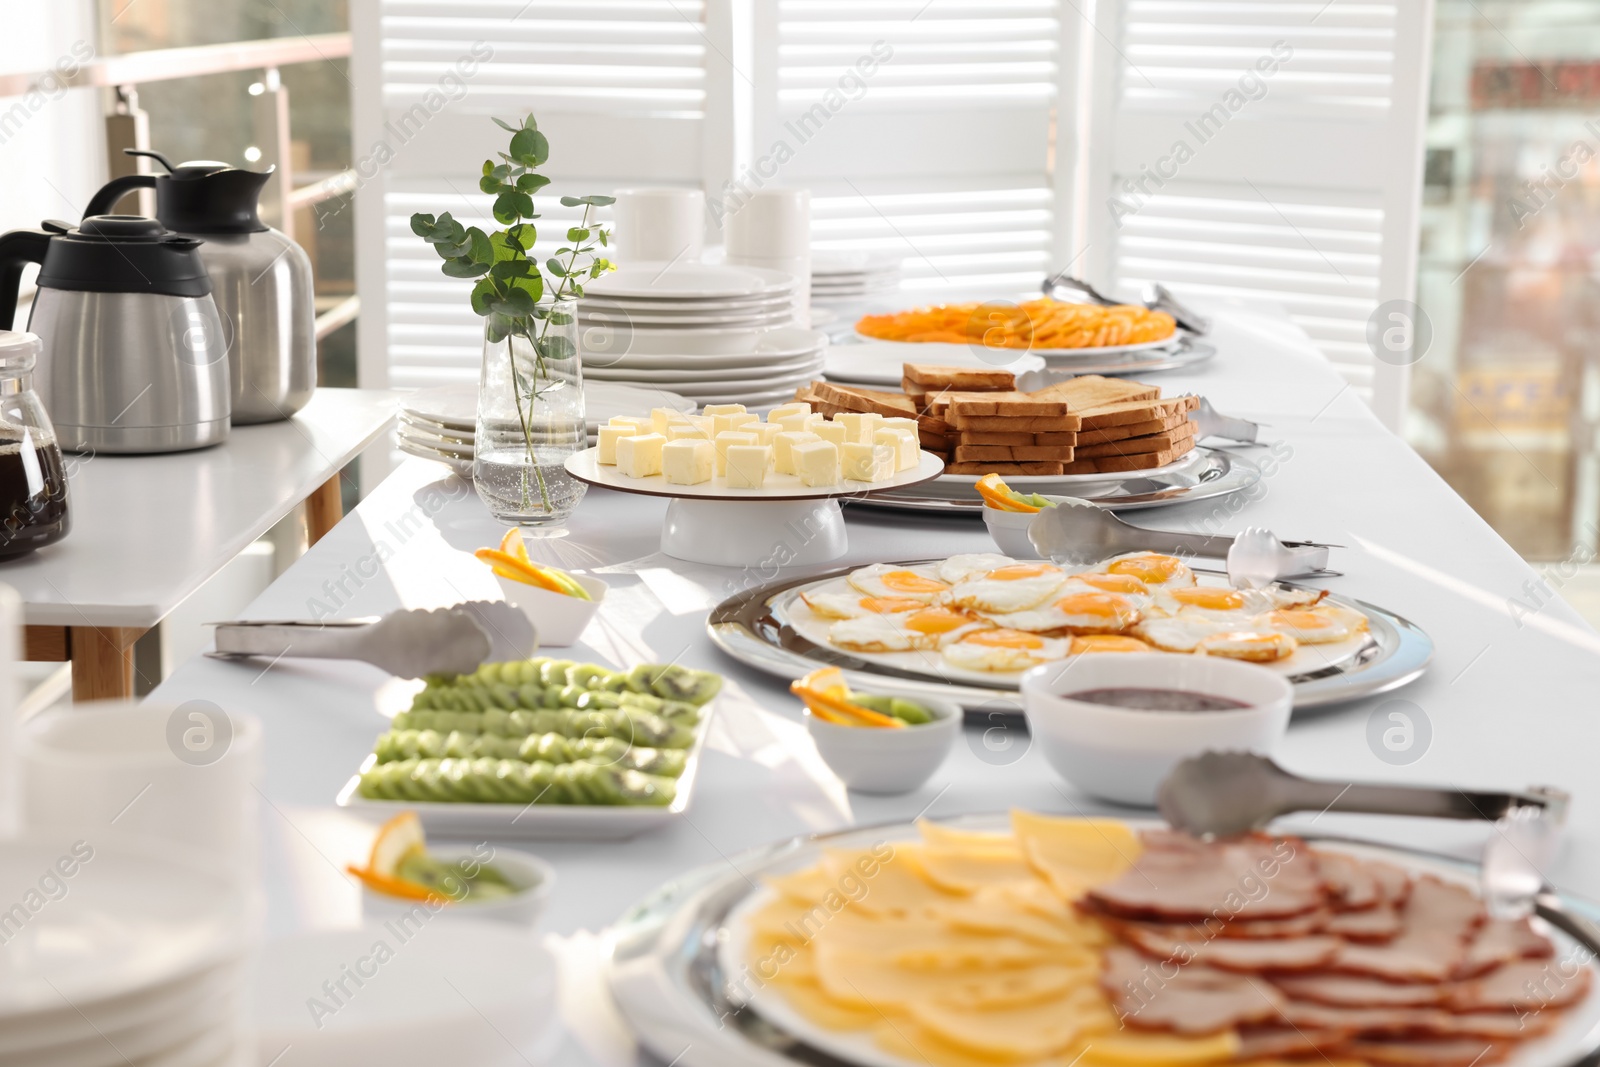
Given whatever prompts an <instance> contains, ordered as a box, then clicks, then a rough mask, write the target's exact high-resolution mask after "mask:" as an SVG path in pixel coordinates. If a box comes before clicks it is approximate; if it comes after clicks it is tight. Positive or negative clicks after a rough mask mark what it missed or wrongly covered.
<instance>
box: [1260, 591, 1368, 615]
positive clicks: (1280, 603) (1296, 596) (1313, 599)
mask: <svg viewBox="0 0 1600 1067" xmlns="http://www.w3.org/2000/svg"><path fill="white" fill-rule="evenodd" d="M1262 592H1263V593H1265V594H1266V595H1267V596H1268V597H1270V598H1271V599H1272V604H1273V607H1278V608H1313V607H1316V606H1317V605H1318V604H1320V603H1322V599H1323V597H1325V596H1327V595H1328V591H1327V590H1326V589H1290V588H1289V587H1288V586H1285V585H1269V586H1267V588H1265V589H1263V590H1262ZM1363 617H1364V616H1363Z"/></svg>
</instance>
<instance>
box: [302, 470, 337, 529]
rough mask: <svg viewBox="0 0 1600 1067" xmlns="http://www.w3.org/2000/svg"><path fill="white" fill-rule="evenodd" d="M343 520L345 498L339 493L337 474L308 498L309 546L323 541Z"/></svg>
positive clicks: (307, 523)
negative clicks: (323, 536) (324, 535)
mask: <svg viewBox="0 0 1600 1067" xmlns="http://www.w3.org/2000/svg"><path fill="white" fill-rule="evenodd" d="M342 518H344V497H343V495H341V493H340V492H339V476H338V475H337V474H335V475H334V476H333V477H332V478H329V479H328V480H327V481H325V482H323V483H322V484H321V485H319V486H317V488H316V491H315V492H313V493H312V494H311V495H310V496H308V497H306V542H307V544H311V545H314V544H316V543H317V542H318V541H320V540H322V535H323V534H325V533H327V532H328V531H329V530H331V529H333V528H334V527H335V526H336V525H338V523H339V520H340V519H342Z"/></svg>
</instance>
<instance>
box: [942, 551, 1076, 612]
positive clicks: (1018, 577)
mask: <svg viewBox="0 0 1600 1067" xmlns="http://www.w3.org/2000/svg"><path fill="white" fill-rule="evenodd" d="M1066 581H1067V575H1066V572H1064V571H1063V570H1062V569H1061V568H1060V567H1056V566H1053V565H1051V564H1049V563H1012V564H1008V565H1007V566H1004V567H997V568H995V569H994V570H989V571H980V572H979V573H977V574H970V575H968V576H967V577H965V578H963V579H961V581H959V582H957V583H956V584H955V585H953V586H951V588H950V592H949V593H948V594H946V596H945V598H944V600H945V602H946V603H948V604H951V605H953V606H955V607H960V608H971V609H975V610H978V611H988V612H995V613H997V614H1004V613H1007V612H1014V611H1026V610H1027V609H1029V608H1032V607H1037V606H1038V605H1040V604H1042V603H1044V602H1045V600H1047V599H1048V598H1049V597H1050V595H1051V594H1052V593H1054V592H1055V591H1056V590H1058V589H1060V588H1061V587H1062V586H1063V585H1065V584H1066Z"/></svg>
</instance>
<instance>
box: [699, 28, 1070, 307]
mask: <svg viewBox="0 0 1600 1067" xmlns="http://www.w3.org/2000/svg"><path fill="white" fill-rule="evenodd" d="M1060 33H1061V23H1060V14H1059V3H1058V0H987V2H977V0H932V2H929V0H771V2H764V3H758V4H757V5H756V12H755V33H754V41H755V55H756V59H755V63H754V64H753V67H752V71H753V82H752V85H751V88H752V90H753V95H754V108H753V114H754V130H755V137H754V140H753V145H752V148H751V150H750V156H751V158H750V159H749V160H746V161H744V162H745V164H746V167H745V168H741V169H740V171H739V174H740V180H739V182H737V183H736V186H738V185H743V186H745V187H748V186H752V185H760V184H765V183H766V182H768V181H770V182H771V183H772V184H775V185H803V186H809V187H810V188H811V189H812V195H813V200H812V216H813V234H814V245H815V247H817V248H821V249H868V250H872V251H877V252H882V253H885V254H887V255H891V256H898V257H902V258H903V259H904V261H905V278H906V285H907V287H908V288H914V289H918V290H924V291H926V292H927V293H928V295H929V296H932V297H937V296H940V295H942V294H944V293H951V294H962V293H969V292H972V291H980V292H997V293H1009V292H1010V291H1013V290H1015V289H1017V288H1018V287H1019V286H1020V287H1024V288H1032V287H1035V286H1037V285H1038V282H1039V280H1040V278H1041V277H1042V275H1043V274H1044V272H1045V268H1046V266H1047V264H1048V263H1049V261H1050V245H1051V242H1052V240H1053V236H1054V229H1055V225H1056V223H1055V216H1056V211H1055V207H1054V191H1053V188H1052V182H1051V176H1050V170H1051V166H1050V154H1051V127H1052V117H1053V111H1054V108H1055V106H1056V101H1057V97H1058V95H1059V89H1058V79H1059V76H1060V69H1061V68H1060V40H1059V38H1060ZM779 158H781V159H782V162H781V164H778V165H776V166H774V165H773V164H772V162H771V161H773V160H775V159H779ZM746 168H748V169H746ZM725 192H726V193H728V197H726V198H724V199H731V200H732V201H734V202H735V203H736V202H737V197H738V195H740V188H738V187H735V188H733V189H731V190H725Z"/></svg>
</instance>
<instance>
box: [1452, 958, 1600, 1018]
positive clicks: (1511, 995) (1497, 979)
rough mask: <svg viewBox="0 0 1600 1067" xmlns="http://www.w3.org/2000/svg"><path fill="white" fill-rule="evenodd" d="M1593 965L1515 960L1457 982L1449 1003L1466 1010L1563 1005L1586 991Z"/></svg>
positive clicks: (1527, 1009)
mask: <svg viewBox="0 0 1600 1067" xmlns="http://www.w3.org/2000/svg"><path fill="white" fill-rule="evenodd" d="M1593 975H1594V972H1593V969H1592V968H1590V967H1589V966H1587V965H1583V966H1578V965H1575V964H1572V963H1568V962H1565V961H1556V960H1517V961H1516V962H1514V963H1507V964H1503V965H1501V966H1500V967H1498V968H1496V969H1495V970H1493V971H1491V972H1490V973H1489V974H1486V975H1484V976H1483V977H1481V978H1475V979H1473V980H1472V981H1470V982H1462V983H1460V984H1459V985H1457V986H1456V987H1455V988H1454V990H1453V991H1452V992H1451V994H1450V1006H1451V1007H1453V1008H1455V1009H1456V1010H1457V1011H1468V1012H1479V1011H1486V1012H1519V1013H1521V1014H1522V1015H1523V1017H1524V1018H1526V1017H1527V1015H1528V1013H1530V1012H1537V1011H1541V1010H1543V1009H1545V1008H1565V1007H1567V1006H1568V1005H1570V1004H1576V1003H1577V1002H1578V1001H1579V1000H1582V999H1583V997H1584V996H1585V995H1586V994H1587V993H1588V992H1589V985H1590V982H1591V981H1592V980H1593Z"/></svg>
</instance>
